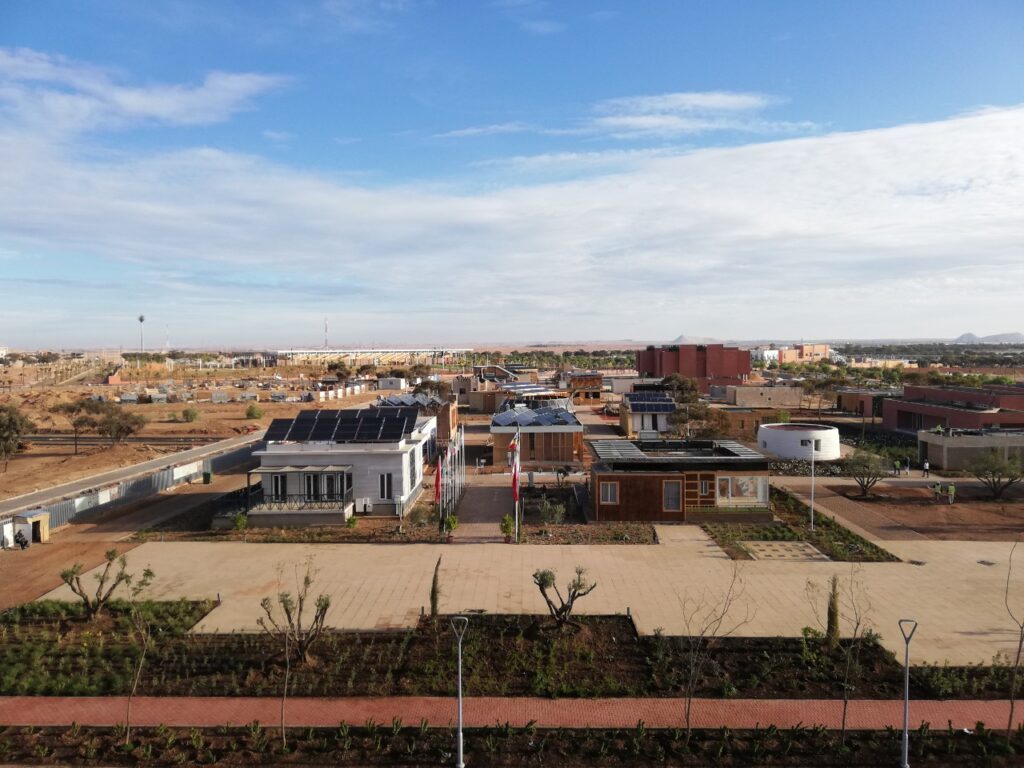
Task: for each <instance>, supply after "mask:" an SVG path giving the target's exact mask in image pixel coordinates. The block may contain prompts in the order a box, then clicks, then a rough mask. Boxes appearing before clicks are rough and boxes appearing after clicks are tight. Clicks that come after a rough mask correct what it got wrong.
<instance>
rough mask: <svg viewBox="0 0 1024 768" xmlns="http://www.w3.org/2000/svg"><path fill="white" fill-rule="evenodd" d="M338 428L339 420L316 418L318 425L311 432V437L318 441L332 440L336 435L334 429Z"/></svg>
mask: <svg viewBox="0 0 1024 768" xmlns="http://www.w3.org/2000/svg"><path fill="white" fill-rule="evenodd" d="M337 428H338V422H337V420H335V419H323V418H319V419H317V420H316V425H315V426H314V427H313V431H312V432H311V433H310V435H309V439H310V440H317V441H320V440H330V439H332V438H333V437H334V430H336V429H337Z"/></svg>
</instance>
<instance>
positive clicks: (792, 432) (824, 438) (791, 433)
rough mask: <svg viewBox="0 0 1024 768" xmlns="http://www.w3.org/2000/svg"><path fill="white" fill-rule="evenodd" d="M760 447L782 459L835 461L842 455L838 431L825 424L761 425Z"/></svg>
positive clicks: (759, 430) (758, 442)
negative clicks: (812, 453) (812, 450)
mask: <svg viewBox="0 0 1024 768" xmlns="http://www.w3.org/2000/svg"><path fill="white" fill-rule="evenodd" d="M757 446H758V448H760V449H761V450H762V451H765V452H766V453H771V454H773V455H775V456H777V457H779V458H780V459H804V460H809V459H810V458H811V447H812V446H813V448H814V460H815V461H834V460H836V459H838V458H839V457H840V453H839V430H838V429H836V428H835V427H827V426H825V425H823V424H762V425H761V426H760V427H758V428H757Z"/></svg>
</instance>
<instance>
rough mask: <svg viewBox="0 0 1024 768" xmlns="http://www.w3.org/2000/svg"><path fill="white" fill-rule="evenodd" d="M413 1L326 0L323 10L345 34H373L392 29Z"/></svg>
mask: <svg viewBox="0 0 1024 768" xmlns="http://www.w3.org/2000/svg"><path fill="white" fill-rule="evenodd" d="M412 6H413V2H412V0H324V4H323V8H324V10H325V11H327V13H328V14H329V16H330V17H331V18H332V19H333V20H334V23H335V24H336V25H337V26H338V28H339V29H340V30H341V31H343V32H348V33H352V34H372V33H379V32H384V31H386V30H389V29H392V28H393V26H394V23H395V18H396V16H397V14H399V13H401V12H404V11H407V10H409V9H410V8H412Z"/></svg>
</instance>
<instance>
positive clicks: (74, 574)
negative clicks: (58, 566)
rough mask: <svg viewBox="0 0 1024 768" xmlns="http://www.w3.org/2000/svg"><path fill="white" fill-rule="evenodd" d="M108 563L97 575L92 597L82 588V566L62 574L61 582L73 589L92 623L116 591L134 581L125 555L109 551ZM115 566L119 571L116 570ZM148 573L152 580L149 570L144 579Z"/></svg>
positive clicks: (76, 566) (79, 565) (77, 564)
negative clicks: (94, 591)
mask: <svg viewBox="0 0 1024 768" xmlns="http://www.w3.org/2000/svg"><path fill="white" fill-rule="evenodd" d="M105 557H106V560H107V563H106V565H105V566H104V567H103V570H102V571H100V572H99V573H98V574H96V583H97V586H96V593H95V594H94V595H90V594H89V593H88V592H87V591H86V589H85V587H83V586H82V564H81V563H75V564H74V565H73V566H71V567H70V568H65V569H64V570H63V571H61V572H60V578H61V580H62V581H63V582H64V583H65V584H67V585H68V587H70V588H71V591H72V592H74V593H75V594H76V595H77V596H78V597H79V599H81V601H82V604H83V605H84V606H85V617H86V618H87V619H89V620H90V621H92V620H93V619H95V618H96V617H97V616H99V615H100V613H102V612H103V609H104V607H105V606H106V605H107V603H108V602H109V601H110V598H111V596H112V595H113V594H114V591H115V590H116V589H117V588H118V587H119V586H121V585H122V584H124V585H125V586H128V587H130V586H131V584H132V581H133V578H134V577H133V576H132V574H130V573H128V561H127V559H125V556H124V555H118V553H117V550H116V549H109V550H107V552H106V555H105ZM115 565H116V566H117V570H116V571H115V570H114V567H115ZM146 573H149V575H150V578H152V572H151V571H149V569H148V568H147V569H146V571H145V572H144V573H143V579H145V577H146Z"/></svg>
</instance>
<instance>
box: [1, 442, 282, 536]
mask: <svg viewBox="0 0 1024 768" xmlns="http://www.w3.org/2000/svg"><path fill="white" fill-rule="evenodd" d="M262 437H263V432H253V433H251V434H248V435H240V436H238V437H232V438H230V439H228V440H221V441H220V442H217V443H211V444H210V445H204V446H201V447H199V448H190V449H189V450H187V451H180V452H179V453H172V454H168V455H166V456H161V457H160V458H157V459H152V460H151V461H145V462H143V463H141V464H133V465H132V466H130V467H122V468H121V469H115V470H111V471H110V472H104V473H102V474H99V475H91V476H90V477H84V478H82V479H81V480H75V481H73V482H70V483H65V484H63V485H55V486H53V487H52V488H44V489H43V490H41V491H35V492H33V493H26V494H23V495H21V496H15V497H13V498H10V499H5V500H4V501H0V518H5V517H11V516H12V515H13V514H14V513H17V512H19V511H21V510H24V509H32V508H34V507H40V506H43V505H45V504H50V503H53V502H55V501H60V500H61V499H65V498H69V497H72V496H77V495H79V494H81V493H84V492H86V491H89V490H91V489H93V488H102V487H104V486H108V485H113V484H114V483H119V482H121V481H123V480H128V479H131V478H133V477H138V476H139V475H145V474H148V473H149V472H153V471H155V470H159V469H165V468H166V467H173V466H176V465H178V464H186V463H188V462H190V461H197V460H199V459H205V458H207V457H209V456H213V455H216V454H219V453H224V452H226V451H230V450H233V449H235V448H238V447H241V446H243V445H248V444H249V443H254V442H256V441H258V440H260V439H262Z"/></svg>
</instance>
